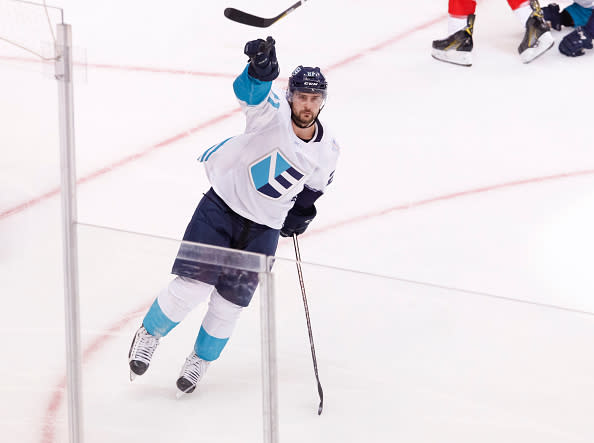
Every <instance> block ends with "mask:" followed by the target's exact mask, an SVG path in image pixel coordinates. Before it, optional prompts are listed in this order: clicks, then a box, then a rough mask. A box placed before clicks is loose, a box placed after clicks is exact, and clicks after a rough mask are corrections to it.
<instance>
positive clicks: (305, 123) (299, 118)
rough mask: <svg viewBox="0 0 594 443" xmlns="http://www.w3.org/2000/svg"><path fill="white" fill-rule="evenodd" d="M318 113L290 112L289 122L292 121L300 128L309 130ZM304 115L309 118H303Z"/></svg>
mask: <svg viewBox="0 0 594 443" xmlns="http://www.w3.org/2000/svg"><path fill="white" fill-rule="evenodd" d="M319 113H320V112H319V111H318V112H317V113H315V112H313V111H301V112H300V113H299V114H295V112H293V110H291V120H293V123H295V124H296V125H297V126H298V127H300V128H309V127H310V126H311V125H312V124H313V122H314V121H315V120H316V118H317V117H318V114H319ZM305 114H308V115H309V116H308V117H305V116H304V115H305Z"/></svg>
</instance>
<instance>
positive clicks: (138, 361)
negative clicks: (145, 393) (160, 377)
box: [128, 326, 159, 381]
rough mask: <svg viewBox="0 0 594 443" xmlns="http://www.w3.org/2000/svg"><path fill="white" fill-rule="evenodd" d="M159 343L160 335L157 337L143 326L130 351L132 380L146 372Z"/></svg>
mask: <svg viewBox="0 0 594 443" xmlns="http://www.w3.org/2000/svg"><path fill="white" fill-rule="evenodd" d="M158 344H159V337H155V336H154V335H151V334H149V333H148V332H147V330H146V329H144V326H141V327H140V328H139V329H138V331H136V334H135V335H134V339H133V340H132V344H131V345H130V351H129V352H128V364H129V365H130V381H132V380H134V379H135V378H136V376H137V375H142V374H144V373H145V372H146V370H147V369H148V367H149V364H150V362H151V358H152V357H153V353H154V352H155V349H157V345H158Z"/></svg>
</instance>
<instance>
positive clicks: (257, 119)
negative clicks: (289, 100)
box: [233, 65, 280, 132]
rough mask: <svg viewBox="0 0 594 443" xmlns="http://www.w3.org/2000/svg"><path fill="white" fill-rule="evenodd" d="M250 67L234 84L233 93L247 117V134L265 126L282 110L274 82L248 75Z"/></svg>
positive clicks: (246, 68)
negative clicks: (273, 85) (273, 87)
mask: <svg viewBox="0 0 594 443" xmlns="http://www.w3.org/2000/svg"><path fill="white" fill-rule="evenodd" d="M248 67H249V65H246V67H245V69H244V70H243V72H242V73H241V74H239V76H238V77H237V78H236V79H235V81H234V82H233V92H235V96H236V97H237V99H238V100H239V104H240V105H241V109H242V111H243V113H244V114H245V116H246V129H245V132H253V131H256V130H258V129H260V128H262V127H263V126H265V125H266V124H267V123H268V122H270V120H272V118H273V117H274V116H275V115H276V113H277V112H278V111H279V108H280V98H279V96H278V94H276V93H275V92H274V91H273V90H272V82H265V81H262V80H258V79H256V78H254V77H252V76H251V75H249V74H248Z"/></svg>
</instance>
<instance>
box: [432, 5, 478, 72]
mask: <svg viewBox="0 0 594 443" xmlns="http://www.w3.org/2000/svg"><path fill="white" fill-rule="evenodd" d="M474 17H475V16H474V14H470V15H469V16H468V22H467V25H466V27H465V28H464V29H461V30H460V31H458V32H454V33H453V34H452V35H450V36H449V37H448V38H445V39H443V40H434V41H433V50H432V51H431V55H432V56H433V58H435V59H437V60H441V61H444V62H448V63H454V64H456V65H462V66H472V47H473V43H472V31H473V29H474Z"/></svg>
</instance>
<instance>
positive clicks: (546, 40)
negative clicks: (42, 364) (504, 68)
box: [518, 0, 555, 63]
mask: <svg viewBox="0 0 594 443" xmlns="http://www.w3.org/2000/svg"><path fill="white" fill-rule="evenodd" d="M530 7H531V8H532V14H530V17H528V20H527V21H526V32H525V33H524V38H523V40H522V43H520V46H519V47H518V52H519V53H520V59H521V60H522V62H523V63H530V62H531V61H532V60H534V59H535V58H537V57H538V56H540V55H542V54H544V53H545V52H546V51H548V50H549V49H551V48H552V47H553V44H554V43H555V40H554V39H553V35H552V34H551V30H550V28H549V25H548V24H547V23H546V22H545V21H544V14H543V12H542V9H541V8H540V5H539V3H538V1H537V0H531V1H530Z"/></svg>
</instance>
